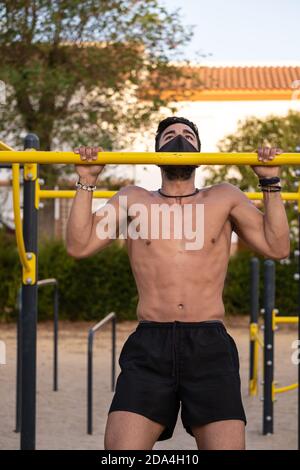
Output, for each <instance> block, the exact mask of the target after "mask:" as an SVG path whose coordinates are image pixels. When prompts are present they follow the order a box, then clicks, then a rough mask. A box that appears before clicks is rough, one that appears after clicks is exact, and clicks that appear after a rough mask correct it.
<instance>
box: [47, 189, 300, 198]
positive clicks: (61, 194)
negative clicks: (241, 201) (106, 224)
mask: <svg viewBox="0 0 300 470" xmlns="http://www.w3.org/2000/svg"><path fill="white" fill-rule="evenodd" d="M116 193H117V191H94V193H93V196H94V197H95V198H104V199H109V198H111V197H112V196H114V194H116ZM75 194H76V191H75V190H69V189H67V190H64V189H60V190H54V189H43V190H40V191H39V195H40V198H43V199H46V198H47V199H54V198H66V199H71V198H73V197H74V196H75ZM244 194H245V195H246V196H247V197H248V198H249V199H263V194H262V193H247V192H245V193H244ZM253 195H254V197H253ZM281 197H282V199H284V200H297V199H299V200H300V193H281Z"/></svg>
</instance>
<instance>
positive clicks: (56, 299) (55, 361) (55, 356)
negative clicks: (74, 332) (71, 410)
mask: <svg viewBox="0 0 300 470" xmlns="http://www.w3.org/2000/svg"><path fill="white" fill-rule="evenodd" d="M53 300H54V331H53V334H54V351H53V390H54V391H55V392H57V390H58V312H59V293H58V283H57V282H56V283H55V287H54V299H53Z"/></svg>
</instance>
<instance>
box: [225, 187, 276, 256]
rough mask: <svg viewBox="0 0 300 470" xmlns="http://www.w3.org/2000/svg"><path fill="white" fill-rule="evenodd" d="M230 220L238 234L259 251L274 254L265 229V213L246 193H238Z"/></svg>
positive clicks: (268, 254)
mask: <svg viewBox="0 0 300 470" xmlns="http://www.w3.org/2000/svg"><path fill="white" fill-rule="evenodd" d="M236 196H237V198H236V199H235V203H234V204H233V206H232V208H231V211H230V216H229V218H230V220H231V222H232V226H233V230H234V231H235V232H236V234H237V235H238V236H239V237H240V238H241V239H242V240H243V241H244V242H245V243H246V244H247V245H248V246H249V248H251V249H253V250H254V251H256V252H257V253H259V254H261V255H263V256H272V254H271V250H270V247H269V245H268V243H267V240H266V237H265V231H264V214H263V212H262V211H260V210H259V209H258V208H257V207H256V206H255V205H254V204H253V203H252V202H251V201H250V200H249V199H248V198H247V196H245V195H244V194H238V195H236Z"/></svg>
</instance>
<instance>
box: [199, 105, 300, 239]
mask: <svg viewBox="0 0 300 470" xmlns="http://www.w3.org/2000/svg"><path fill="white" fill-rule="evenodd" d="M299 136H300V113H298V112H296V111H292V110H290V111H289V112H288V114H287V115H286V116H275V115H270V116H268V117H266V118H264V119H258V118H256V117H254V116H253V117H249V118H248V119H246V120H245V121H239V122H238V128H237V131H236V132H235V133H234V134H230V135H228V136H226V137H225V138H224V139H222V140H221V141H220V142H219V144H218V149H219V151H220V152H255V151H256V150H257V148H258V147H260V146H262V145H269V146H273V147H274V146H276V147H280V148H282V149H283V150H284V152H287V153H288V152H295V151H296V148H297V147H298V148H299V143H300V137H299ZM299 160H300V154H299ZM203 169H204V170H205V172H208V176H206V177H205V185H210V184H216V183H220V182H222V181H224V180H226V181H228V182H230V183H231V184H234V185H236V186H239V188H240V189H241V190H243V191H251V192H252V191H258V190H259V188H258V187H257V184H258V178H257V176H256V175H255V173H254V172H253V170H252V169H251V167H250V166H238V165H223V166H203ZM295 169H296V167H295V166H293V167H292V166H288V165H287V166H282V167H281V172H280V175H281V178H282V184H281V186H283V190H284V192H295V191H297V188H296V187H295V183H296V184H297V179H295V176H296V175H295ZM285 204H286V210H287V215H288V219H289V222H290V227H291V233H292V235H293V238H294V237H295V236H296V234H297V229H296V227H297V223H298V222H297V217H296V212H295V210H294V204H295V202H292V201H285Z"/></svg>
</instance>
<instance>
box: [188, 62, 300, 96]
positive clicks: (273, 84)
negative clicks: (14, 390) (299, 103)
mask: <svg viewBox="0 0 300 470" xmlns="http://www.w3.org/2000/svg"><path fill="white" fill-rule="evenodd" d="M193 71H194V72H195V71H196V70H195V69H193ZM196 73H197V71H196ZM197 76H198V77H199V79H200V80H201V83H202V85H201V86H200V88H202V89H210V90H290V89H291V85H292V83H293V81H295V80H300V66H299V67H296V66H291V67H289V66H287V67H204V66H203V67H199V68H198V73H197Z"/></svg>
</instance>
